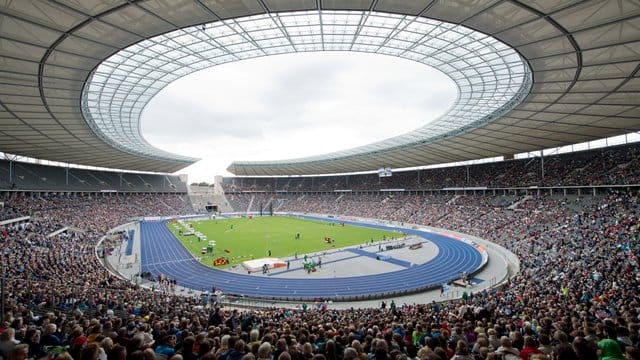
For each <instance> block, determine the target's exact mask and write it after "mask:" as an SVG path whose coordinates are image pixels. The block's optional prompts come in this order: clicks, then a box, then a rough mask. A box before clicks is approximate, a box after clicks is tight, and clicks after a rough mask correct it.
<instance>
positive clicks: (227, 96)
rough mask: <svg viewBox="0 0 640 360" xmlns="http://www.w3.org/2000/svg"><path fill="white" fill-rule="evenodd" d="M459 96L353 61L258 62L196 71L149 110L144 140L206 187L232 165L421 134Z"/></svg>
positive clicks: (413, 66) (425, 74) (439, 82)
mask: <svg viewBox="0 0 640 360" xmlns="http://www.w3.org/2000/svg"><path fill="white" fill-rule="evenodd" d="M455 97H456V88H455V85H454V84H453V82H452V81H451V80H448V78H446V76H444V75H443V74H441V73H439V72H438V71H436V70H433V69H431V68H429V67H427V66H424V65H421V64H418V63H415V62H411V61H408V60H404V59H398V58H394V57H388V56H380V55H372V54H360V53H305V54H289V55H279V56H272V57H263V58H257V59H251V60H245V61H241V62H235V63H230V64H225V65H220V66H217V67H214V68H211V69H207V70H203V71H199V72H197V73H194V74H191V75H189V76H186V77H184V78H182V79H179V80H178V81H176V82H174V83H172V84H170V85H169V86H167V87H166V88H165V89H163V90H162V91H161V92H160V93H159V94H158V95H157V96H156V97H154V99H152V101H151V102H150V103H149V104H148V105H147V107H146V108H145V111H144V113H143V118H142V129H143V134H144V136H145V138H146V139H147V140H148V141H149V142H150V143H152V144H153V145H155V146H158V147H160V148H162V149H165V150H167V151H171V152H176V153H180V154H185V155H191V156H196V157H199V158H202V159H203V160H201V161H200V162H199V163H198V164H196V165H193V166H191V167H189V168H186V169H184V170H183V171H181V172H180V173H185V172H187V173H188V174H189V175H190V181H212V179H213V176H214V175H216V174H226V171H225V169H226V167H227V166H228V165H229V164H230V163H231V162H232V161H234V160H246V161H250V160H254V161H256V160H281V159H289V158H299V157H301V156H310V155H318V154H323V153H327V152H333V151H338V150H344V149H348V148H351V147H354V146H361V145H365V144H368V143H371V142H374V141H378V140H382V139H384V138H388V137H391V136H396V135H399V134H403V133H406V132H408V131H410V130H413V129H416V128H419V127H421V126H423V125H424V124H425V123H426V122H428V121H429V120H432V119H434V118H435V117H437V116H439V115H441V114H442V113H443V112H444V111H445V110H446V109H447V108H448V107H449V106H450V105H451V104H452V103H453V101H454V100H455Z"/></svg>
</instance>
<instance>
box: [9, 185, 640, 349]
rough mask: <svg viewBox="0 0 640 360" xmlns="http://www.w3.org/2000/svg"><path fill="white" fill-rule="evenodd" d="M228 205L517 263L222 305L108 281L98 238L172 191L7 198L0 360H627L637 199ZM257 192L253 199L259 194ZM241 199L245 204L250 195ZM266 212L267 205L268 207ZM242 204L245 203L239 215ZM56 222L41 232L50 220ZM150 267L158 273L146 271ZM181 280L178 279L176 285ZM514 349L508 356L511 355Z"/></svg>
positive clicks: (398, 197) (391, 195)
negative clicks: (448, 238) (395, 299)
mask: <svg viewBox="0 0 640 360" xmlns="http://www.w3.org/2000/svg"><path fill="white" fill-rule="evenodd" d="M234 196H235V197H237V198H236V199H235V200H234V201H238V203H239V204H241V205H240V206H246V207H249V204H273V206H274V210H276V208H277V209H278V210H280V211H295V212H310V213H324V214H332V215H341V216H342V215H343V216H358V217H367V218H375V219H382V220H393V221H399V222H402V223H405V224H406V225H407V226H410V224H413V223H415V224H424V225H431V226H435V227H442V228H447V229H451V230H456V231H460V232H463V233H468V234H471V235H475V236H479V237H482V238H485V239H487V240H490V241H494V242H496V243H498V244H500V245H502V246H504V247H506V248H508V249H509V250H511V251H512V252H513V253H514V254H516V255H517V256H518V257H519V259H520V264H521V269H520V272H519V273H518V274H517V275H516V276H514V277H512V278H510V279H507V280H506V282H505V283H503V284H501V285H500V286H497V287H495V288H492V289H488V290H484V291H481V292H476V293H471V294H469V295H468V296H467V297H466V298H464V299H460V300H455V301H449V302H431V303H424V304H419V303H418V304H407V303H403V304H399V305H395V303H394V305H393V306H389V307H384V308H380V307H376V308H366V309H349V310H336V309H332V308H331V307H330V306H329V307H328V308H327V307H323V308H321V309H316V308H313V307H309V308H307V307H306V306H300V307H295V308H271V309H259V310H251V309H247V310H237V309H231V308H228V309H227V308H222V309H221V308H219V307H216V306H213V305H212V304H210V303H209V304H208V305H207V306H205V302H204V301H203V299H202V298H196V297H190V296H182V295H179V293H176V292H172V291H168V292H162V291H152V290H150V289H147V288H144V287H139V286H136V285H133V284H131V283H130V282H129V281H125V280H123V279H120V278H118V277H116V276H115V275H113V274H111V273H110V272H109V271H107V270H106V269H105V268H104V267H103V266H102V265H101V263H100V261H99V259H98V258H97V257H96V256H95V246H96V243H97V241H98V239H99V238H100V237H101V236H102V235H104V234H105V233H106V232H107V231H108V230H109V229H111V228H113V227H115V226H117V225H119V224H122V223H124V222H126V221H128V220H129V219H131V218H133V217H139V216H163V215H175V214H182V213H188V212H190V211H191V209H190V207H189V204H188V200H186V199H184V198H183V197H181V196H178V195H149V194H147V195H142V194H140V195H99V196H95V195H94V196H17V195H16V194H15V193H14V194H12V195H11V196H7V197H5V198H4V200H3V201H4V202H5V204H6V206H8V207H10V208H12V209H14V211H15V213H16V214H18V213H20V214H28V215H29V216H30V217H31V219H30V220H29V221H27V222H21V223H15V224H11V225H5V226H3V227H2V229H1V230H2V232H1V234H0V236H1V238H0V254H1V260H2V272H3V274H4V276H5V281H6V284H5V290H6V291H5V292H6V294H5V296H6V299H5V314H4V315H5V316H4V320H5V322H4V323H3V324H1V328H0V331H2V335H0V356H2V357H3V359H9V360H14V359H24V358H33V359H42V358H45V357H46V358H51V359H53V358H59V359H61V360H69V359H72V360H96V359H100V360H105V359H106V360H112V359H118V360H125V359H130V360H139V359H143V360H154V359H162V360H165V359H167V360H168V359H172V360H187V359H202V360H239V359H243V360H253V359H261V360H271V359H274V360H275V359H277V360H290V359H293V360H355V359H359V360H369V359H370V360H404V359H420V360H426V359H428V360H431V359H437V360H445V359H452V358H455V359H511V358H514V359H517V358H519V359H525V360H526V359H549V358H555V359H596V358H598V354H600V356H601V358H604V359H624V358H625V357H626V358H628V359H639V358H640V354H639V352H638V351H639V345H640V292H639V290H638V289H639V285H640V275H639V267H638V261H637V256H638V236H639V235H638V234H639V233H640V208H639V207H640V205H638V204H639V200H640V194H639V193H638V192H637V191H621V190H615V189H612V190H610V191H609V192H608V193H607V194H606V195H605V194H603V195H601V196H598V197H577V196H571V197H554V196H548V195H547V196H538V195H536V196H515V195H508V196H493V195H486V194H477V195H453V194H432V195H430V194H410V193H401V192H388V193H387V192H384V193H371V194H348V193H342V194H341V193H328V194H282V193H279V194H275V193H274V194H266V193H265V194H234ZM256 196H257V198H256ZM252 206H254V205H252ZM265 206H266V205H265ZM241 211H244V210H241ZM65 227H66V228H68V230H66V231H64V232H61V233H60V234H57V235H53V236H52V235H51V234H52V233H53V232H55V231H56V230H60V229H62V228H65ZM154 275H157V274H154ZM179 281H180V280H179V279H177V282H178V284H179ZM514 356H515V357H514Z"/></svg>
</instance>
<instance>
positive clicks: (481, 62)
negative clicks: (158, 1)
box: [82, 10, 532, 175]
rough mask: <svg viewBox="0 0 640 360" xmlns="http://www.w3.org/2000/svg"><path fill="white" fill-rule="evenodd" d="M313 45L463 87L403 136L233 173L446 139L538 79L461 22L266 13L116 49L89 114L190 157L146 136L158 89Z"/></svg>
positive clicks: (86, 100)
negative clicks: (385, 59)
mask: <svg viewBox="0 0 640 360" xmlns="http://www.w3.org/2000/svg"><path fill="white" fill-rule="evenodd" d="M313 51H355V52H367V53H376V54H381V55H389V56H396V57H400V58H405V59H409V60H413V61H416V62H419V63H422V64H425V65H428V66H432V67H434V68H436V69H438V70H440V71H442V72H443V73H444V74H446V75H447V76H448V77H450V78H451V79H452V80H453V81H454V82H455V83H456V85H457V88H458V98H457V100H456V101H455V103H454V105H453V106H452V107H451V108H450V109H449V110H448V111H447V112H446V113H445V114H444V115H442V116H441V117H439V118H438V119H425V125H424V126H422V127H420V128H419V129H416V130H414V131H412V132H409V133H406V134H404V135H400V136H396V137H392V138H389V139H385V140H381V141H378V142H375V143H372V144H368V145H364V146H360V147H356V148H353V149H349V150H344V151H339V152H333V153H328V154H322V155H316V156H312V157H306V158H299V159H292V160H279V161H267V162H234V163H233V164H232V165H231V166H230V167H229V169H228V170H229V171H231V172H232V173H236V174H239V175H247V174H264V173H265V172H263V171H261V170H260V169H261V168H265V169H270V170H269V171H272V169H273V168H274V167H276V168H277V167H278V165H284V166H290V165H295V164H303V165H304V164H307V163H314V162H326V161H331V160H332V159H339V158H349V157H354V156H360V155H375V154H376V153H383V152H385V151H396V150H402V149H406V148H409V147H411V146H415V145H419V144H425V143H430V142H433V141H437V140H441V139H443V138H447V137H451V136H454V135H458V134H460V133H463V132H465V131H468V130H470V129H474V128H477V127H479V126H481V125H484V124H487V123H489V122H491V121H492V120H495V119H496V118H498V117H500V116H501V115H503V114H505V113H506V112H508V111H509V110H511V109H513V108H514V107H515V106H517V105H518V104H519V103H520V102H521V101H522V100H523V99H524V97H525V96H526V95H527V94H528V93H529V90H530V88H531V84H532V76H531V70H530V68H529V66H528V64H527V63H526V61H525V60H524V59H523V58H522V57H521V56H520V55H519V54H518V53H517V52H516V51H515V50H514V49H512V48H511V47H509V46H507V45H506V44H504V43H502V42H500V41H498V40H497V39H495V38H493V37H491V36H489V35H486V34H483V33H480V32H477V31H475V30H472V29H469V28H467V27H464V26H461V25H456V24H452V23H447V22H442V21H439V20H433V19H428V18H424V17H416V16H411V15H397V14H389V13H381V12H370V11H366V12H365V11H326V10H324V11H310V12H286V13H268V14H262V15H256V16H249V17H243V18H237V19H230V20H223V21H217V22H214V23H209V24H204V25H197V26H191V27H188V28H183V29H179V30H175V31H172V32H168V33H165V34H162V35H159V36H155V37H152V38H149V39H146V40H143V41H141V42H139V43H136V44H134V45H132V46H129V47H127V48H125V49H123V50H121V51H118V52H117V53H115V54H114V55H112V56H110V57H109V58H107V59H106V60H104V61H103V62H102V63H101V64H100V65H99V66H98V67H97V68H96V69H95V70H94V71H93V72H92V74H91V75H90V76H89V78H88V81H87V82H86V84H85V86H84V89H83V93H82V113H83V116H84V117H85V119H86V121H87V122H88V123H89V126H90V127H91V128H92V129H93V131H94V132H95V133H96V134H98V136H100V137H101V138H102V139H103V140H105V141H107V142H108V143H110V144H112V145H113V146H114V147H116V148H120V149H121V150H124V151H127V152H131V153H134V154H141V155H145V156H150V157H155V158H159V159H162V158H172V159H175V160H185V161H188V160H189V159H190V158H188V157H181V156H178V155H174V154H170V153H168V152H165V151H163V150H160V149H157V148H155V147H153V146H152V145H150V144H149V143H148V142H147V141H146V140H145V139H144V137H143V135H142V133H141V126H140V118H141V114H142V111H143V110H144V108H145V106H146V104H147V103H148V102H149V101H150V100H151V98H152V97H153V96H154V95H156V94H157V93H158V92H159V91H160V90H162V89H163V88H164V87H165V86H167V85H168V84H169V83H171V82H172V81H174V80H176V79H178V78H180V77H182V76H185V75H187V74H190V73H192V72H195V71H198V70H202V69H205V68H209V67H212V66H215V65H220V64H224V63H227V62H231V61H239V60H244V59H249V58H255V57H260V56H269V55H276V54H283V53H294V52H313ZM222 86H223V84H222ZM379 165H385V164H379ZM418 165H421V164H415V166H418ZM370 167H371V166H370ZM300 169H301V168H298V169H297V170H296V173H297V174H301V173H302V172H301V171H299V170H300ZM374 169H375V168H374V167H371V168H368V169H362V168H353V169H352V171H363V170H374ZM282 174H285V173H284V172H282Z"/></svg>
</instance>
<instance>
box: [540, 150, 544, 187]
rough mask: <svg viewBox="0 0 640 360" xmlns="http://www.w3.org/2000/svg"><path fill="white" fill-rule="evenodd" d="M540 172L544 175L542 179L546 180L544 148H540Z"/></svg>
mask: <svg viewBox="0 0 640 360" xmlns="http://www.w3.org/2000/svg"><path fill="white" fill-rule="evenodd" d="M540 174H541V175H542V180H544V154H543V153H542V150H540Z"/></svg>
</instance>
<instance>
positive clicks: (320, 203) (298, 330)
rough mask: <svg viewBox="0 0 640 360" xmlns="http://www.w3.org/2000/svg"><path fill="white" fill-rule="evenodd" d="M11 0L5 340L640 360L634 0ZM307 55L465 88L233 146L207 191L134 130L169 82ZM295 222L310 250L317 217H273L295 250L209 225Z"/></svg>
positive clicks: (118, 354) (115, 349)
mask: <svg viewBox="0 0 640 360" xmlns="http://www.w3.org/2000/svg"><path fill="white" fill-rule="evenodd" d="M0 17H1V19H2V20H0V29H1V31H0V39H1V41H0V56H1V57H2V67H0V76H2V80H1V81H2V86H1V87H0V105H1V114H2V120H1V121H0V133H1V134H2V136H0V151H1V152H2V153H3V155H4V158H3V159H2V160H1V161H0V194H1V199H0V202H1V205H2V214H1V219H0V231H1V235H2V242H1V244H2V252H1V254H2V255H1V257H2V262H1V265H2V273H3V274H2V277H1V279H2V284H1V290H2V291H1V293H2V296H1V306H2V309H1V311H0V315H1V316H2V319H1V322H2V339H0V356H2V358H3V359H11V360H13V359H24V358H32V359H40V358H45V357H48V358H49V357H50V358H55V357H57V356H62V357H63V358H65V359H98V358H100V359H138V358H146V359H156V358H158V359H163V358H164V359H174V360H180V359H181V358H183V359H185V360H187V358H189V359H199V358H202V359H218V358H222V357H225V359H226V357H229V356H231V357H233V358H234V359H240V358H243V359H244V358H245V357H246V358H247V359H249V360H250V359H252V358H253V359H255V358H259V359H271V358H274V359H275V358H277V359H278V360H280V359H282V360H287V359H296V360H302V359H315V360H322V359H328V360H333V359H355V358H359V359H367V358H376V359H378V358H379V359H391V358H393V359H394V360H395V359H405V358H407V357H410V358H414V359H421V360H422V359H449V358H453V357H454V356H456V358H465V359H466V358H472V357H473V358H474V359H475V358H480V359H485V358H502V359H508V358H511V357H510V356H512V355H513V356H518V357H519V358H523V359H529V358H531V359H533V358H538V359H546V358H551V357H553V358H558V359H563V358H567V359H583V358H584V359H595V358H597V356H601V357H603V358H611V359H622V358H625V357H626V358H629V359H637V358H640V354H639V351H640V349H639V345H640V296H639V293H638V288H639V283H640V273H639V271H638V261H637V255H638V234H639V233H640V231H639V228H640V212H639V209H638V196H639V195H640V194H639V189H640V185H639V184H640V145H638V143H637V140H638V131H640V116H639V105H640V97H639V96H638V90H639V89H638V71H639V70H640V46H639V45H640V31H639V30H638V26H637V25H638V19H640V5H639V4H638V3H636V2H633V1H624V0H615V1H614V0H611V1H573V0H567V1H519V0H487V1H453V0H452V1H437V0H404V1H400V0H344V1H333V0H316V1H306V0H242V1H241V0H237V1H236V0H228V1H205V0H177V1H167V0H147V1H135V0H132V1H117V0H114V1H106V2H105V1H94V0H89V1H66V0H51V1H44V0H42V1H39V0H29V1H6V2H4V3H3V4H2V5H1V6H0ZM318 51H330V52H342V51H351V52H357V53H370V54H378V55H380V56H392V57H398V58H402V59H407V60H410V61H413V62H416V63H419V64H423V65H425V66H428V67H432V68H435V69H437V70H438V71H440V72H442V73H443V74H445V75H446V76H447V77H448V78H449V79H451V80H452V81H453V82H454V83H455V86H456V89H457V98H456V100H455V102H454V103H453V105H452V106H451V107H450V108H449V109H448V110H447V112H446V113H445V114H443V115H442V116H440V117H439V118H437V119H434V120H433V121H431V122H426V123H425V125H424V126H422V127H420V128H418V129H415V130H413V131H410V132H408V133H405V134H402V135H398V136H393V137H390V138H387V139H380V140H378V141H376V142H373V143H370V144H367V145H363V146H358V147H355V148H352V149H348V150H341V151H335V152H328V153H322V154H317V155H313V156H308V157H295V155H292V156H291V158H290V159H276V160H272V161H244V160H237V161H234V162H233V163H231V164H230V165H229V166H228V169H227V170H228V171H229V172H230V173H232V174H233V175H234V176H226V177H217V178H216V181H215V184H214V186H206V187H203V186H197V185H189V183H188V178H187V177H186V176H184V175H176V174H179V173H180V171H181V170H183V169H185V168H186V167H188V166H190V165H192V164H194V163H195V162H197V161H198V160H199V159H196V158H192V157H188V156H182V155H178V154H173V153H169V152H167V151H165V150H162V149H158V148H156V147H154V146H152V145H151V144H149V143H148V142H147V140H145V137H144V134H143V133H142V131H141V124H140V119H141V115H142V113H143V110H144V109H145V107H146V105H147V104H148V103H149V102H150V101H151V99H153V98H154V96H156V95H157V94H158V93H159V92H160V91H161V90H162V89H164V88H165V87H166V86H168V85H169V84H171V83H172V82H174V81H176V80H178V79H180V78H182V77H184V76H186V75H188V74H191V73H194V72H196V71H199V70H201V69H206V68H211V67H215V66H217V65H221V64H226V63H230V62H235V61H242V60H245V59H252V58H257V57H265V56H272V55H278V54H288V53H308V52H318ZM194 131H197V130H195V129H194ZM567 150H569V151H567ZM291 153H292V154H295V153H296V152H295V151H292V152H291ZM486 159H491V161H488V160H486ZM276 215H277V216H276ZM285 216H286V218H287V219H288V220H289V221H294V220H299V221H302V220H303V219H304V220H305V221H309V222H312V221H316V222H318V221H320V223H321V226H324V228H321V230H319V231H320V232H319V233H318V235H314V237H319V239H318V240H317V241H316V240H314V241H316V242H318V243H319V246H320V247H316V248H313V249H310V250H308V249H307V247H303V245H305V246H306V245H307V244H306V243H305V244H301V243H300V242H307V241H308V240H307V237H310V236H311V235H310V233H311V230H309V229H310V226H311V225H308V226H309V227H307V225H304V227H303V225H300V227H301V228H300V227H297V226H298V225H291V224H292V223H288V224H287V225H284V226H283V227H284V228H286V229H288V230H287V231H289V232H290V235H291V237H293V236H295V237H297V239H294V240H298V243H295V242H294V244H296V245H293V247H288V246H285V245H284V241H281V240H280V239H281V238H277V237H276V235H267V233H266V232H265V231H267V230H261V231H262V233H260V235H258V236H257V237H258V238H259V239H258V240H260V242H259V243H257V244H258V245H252V246H253V247H254V249H253V250H255V251H253V250H251V252H254V253H255V254H253V253H252V254H246V251H245V252H244V253H243V252H241V251H239V250H235V248H233V249H232V248H231V246H232V244H231V243H232V242H233V241H238V240H229V243H228V244H229V245H227V244H226V243H223V241H226V239H224V236H223V235H215V236H216V239H215V243H216V244H215V246H214V244H213V243H211V241H210V240H212V239H211V236H212V235H208V234H204V233H203V232H202V231H204V230H202V229H201V228H199V226H201V225H202V224H200V223H204V222H211V223H212V224H214V225H215V224H218V225H220V226H223V227H224V229H223V230H224V231H223V233H239V232H240V230H242V228H243V227H248V225H247V224H253V223H258V222H259V221H262V220H263V219H265V220H267V219H272V220H273V219H278V218H284V217H285ZM232 221H237V222H235V223H233V222H232ZM232 224H233V225H232ZM266 228H267V229H269V230H268V231H275V229H274V228H275V225H272V224H270V225H266ZM334 228H337V229H335V230H336V231H338V230H340V231H365V230H366V231H372V233H366V234H367V235H359V236H360V237H361V239H359V241H358V242H354V243H348V242H347V241H344V240H343V237H344V236H345V235H341V234H342V233H336V235H334V233H330V231H334ZM300 229H302V230H300ZM329 229H331V230H329ZM231 230H233V231H231ZM172 231H173V233H172ZM375 231H380V232H381V233H375ZM385 231H387V232H389V233H384V237H382V236H383V235H382V232H385ZM391 232H393V233H391ZM294 234H295V235H294ZM300 234H302V236H300ZM374 234H375V235H374ZM395 234H398V235H395ZM286 236H288V235H286ZM377 236H380V237H381V239H379V238H377ZM182 237H184V238H185V239H181V238H182ZM374 237H376V238H375V239H374ZM179 238H180V239H181V241H182V242H180V241H178V239H179ZM389 238H391V239H389ZM189 242H193V246H195V248H197V249H200V248H201V249H202V254H199V255H198V254H197V253H196V254H194V252H193V251H192V252H189V251H187V247H188V245H189ZM336 242H337V244H336ZM343 243H344V246H343ZM206 244H210V245H211V247H212V252H213V254H212V255H211V256H213V257H214V258H215V259H211V258H206V256H209V254H208V253H207V252H208V251H209V249H207V246H206ZM223 244H224V245H223ZM315 245H318V244H315ZM272 251H273V254H272ZM263 253H264V255H263ZM254 255H255V256H254ZM272 255H273V256H272ZM236 256H238V257H237V258H236ZM204 258H206V259H207V265H211V266H205V265H203V263H204V262H201V261H199V259H200V260H202V259H204ZM222 258H224V259H223V260H225V261H226V264H223V265H229V268H225V269H224V270H220V269H214V268H213V267H215V266H213V265H216V260H217V259H222ZM256 260H257V261H258V262H257V263H251V262H250V261H256ZM303 260H304V261H303ZM211 262H213V264H211ZM241 263H242V264H243V265H240V264H241ZM244 263H247V264H246V265H245V264H244ZM290 266H291V268H290ZM260 269H263V272H261V271H260ZM247 272H248V273H247Z"/></svg>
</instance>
